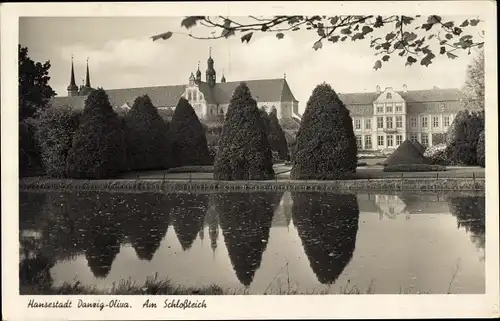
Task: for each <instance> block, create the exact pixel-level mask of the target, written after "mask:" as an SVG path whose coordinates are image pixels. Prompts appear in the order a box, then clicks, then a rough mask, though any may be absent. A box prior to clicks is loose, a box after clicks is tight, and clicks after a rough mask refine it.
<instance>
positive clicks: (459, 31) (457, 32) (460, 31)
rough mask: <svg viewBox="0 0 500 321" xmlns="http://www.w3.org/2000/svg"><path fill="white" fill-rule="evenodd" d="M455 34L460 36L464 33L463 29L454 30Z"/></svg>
mask: <svg viewBox="0 0 500 321" xmlns="http://www.w3.org/2000/svg"><path fill="white" fill-rule="evenodd" d="M453 33H454V34H456V35H460V34H461V33H462V29H461V28H459V27H455V28H453Z"/></svg>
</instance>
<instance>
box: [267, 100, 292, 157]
mask: <svg viewBox="0 0 500 321" xmlns="http://www.w3.org/2000/svg"><path fill="white" fill-rule="evenodd" d="M268 119H269V133H268V135H267V138H268V139H269V144H271V149H272V150H273V151H276V152H278V154H279V157H280V159H281V160H290V155H289V153H288V144H287V142H286V137H285V132H284V131H283V128H281V125H280V122H279V120H278V115H277V112H276V109H274V108H273V110H272V111H271V113H269V115H268Z"/></svg>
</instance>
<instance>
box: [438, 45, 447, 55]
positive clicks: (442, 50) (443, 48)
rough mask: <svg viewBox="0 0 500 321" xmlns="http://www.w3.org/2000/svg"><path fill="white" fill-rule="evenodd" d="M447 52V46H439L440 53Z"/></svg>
mask: <svg viewBox="0 0 500 321" xmlns="http://www.w3.org/2000/svg"><path fill="white" fill-rule="evenodd" d="M445 53H446V48H445V47H444V46H443V47H441V48H439V54H441V55H444V54H445Z"/></svg>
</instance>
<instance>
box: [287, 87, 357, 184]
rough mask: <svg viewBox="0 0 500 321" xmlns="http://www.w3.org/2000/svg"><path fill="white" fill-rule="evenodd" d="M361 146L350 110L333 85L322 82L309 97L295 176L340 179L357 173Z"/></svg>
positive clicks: (293, 174)
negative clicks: (356, 136)
mask: <svg viewBox="0 0 500 321" xmlns="http://www.w3.org/2000/svg"><path fill="white" fill-rule="evenodd" d="M357 153H358V150H357V146H356V138H355V136H354V130H353V127H352V118H351V116H350V115H349V110H348V109H347V108H346V107H345V105H344V103H343V102H342V101H341V100H340V99H339V97H338V96H337V94H336V93H335V91H334V90H333V89H332V87H330V85H328V84H326V83H323V84H321V85H318V86H317V87H316V88H315V89H314V90H313V92H312V95H311V97H310V98H309V100H308V102H307V105H306V110H305V112H304V116H303V118H302V121H301V124H300V129H299V131H298V133H297V151H296V153H295V155H294V166H293V168H292V171H291V174H290V177H291V178H292V179H320V180H330V179H338V178H341V177H344V176H346V175H349V174H351V173H354V172H355V171H356V165H357Z"/></svg>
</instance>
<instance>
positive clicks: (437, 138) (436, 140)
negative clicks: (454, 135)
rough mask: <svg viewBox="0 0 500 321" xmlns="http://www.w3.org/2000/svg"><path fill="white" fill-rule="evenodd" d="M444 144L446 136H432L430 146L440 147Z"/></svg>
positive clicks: (436, 134)
mask: <svg viewBox="0 0 500 321" xmlns="http://www.w3.org/2000/svg"><path fill="white" fill-rule="evenodd" d="M445 143H446V134H443V133H434V134H432V145H433V146H434V145H440V144H445Z"/></svg>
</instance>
